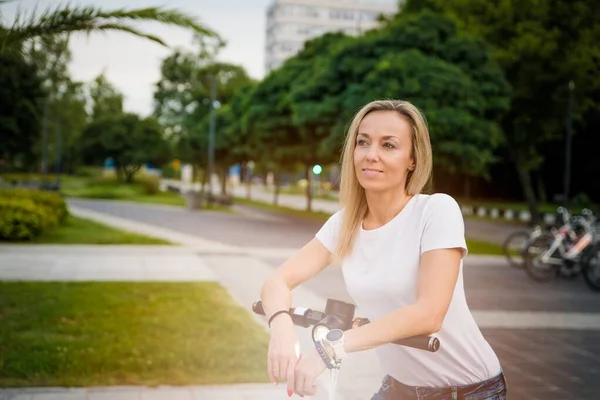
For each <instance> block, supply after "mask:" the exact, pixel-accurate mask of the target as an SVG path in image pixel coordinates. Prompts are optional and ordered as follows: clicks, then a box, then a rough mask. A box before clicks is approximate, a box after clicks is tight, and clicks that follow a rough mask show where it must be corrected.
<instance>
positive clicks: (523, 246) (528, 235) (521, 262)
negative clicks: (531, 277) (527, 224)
mask: <svg viewBox="0 0 600 400" xmlns="http://www.w3.org/2000/svg"><path fill="white" fill-rule="evenodd" d="M543 233H544V230H543V229H542V227H541V226H540V225H536V226H535V227H534V228H533V229H532V230H527V229H522V230H518V231H516V232H513V233H511V234H510V235H508V237H507V238H506V239H505V240H504V242H503V243H502V252H503V253H504V257H505V258H506V261H508V264H509V265H510V266H511V267H515V268H524V267H525V256H524V253H525V251H526V250H527V246H528V244H529V243H530V242H531V241H533V240H534V239H536V238H538V237H540V236H541V235H542V234H543ZM515 253H516V254H515Z"/></svg>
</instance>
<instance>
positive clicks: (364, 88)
mask: <svg viewBox="0 0 600 400" xmlns="http://www.w3.org/2000/svg"><path fill="white" fill-rule="evenodd" d="M508 96H509V86H508V85H507V83H506V81H505V80H504V78H503V76H502V72H501V70H500V69H499V67H498V66H497V65H496V64H495V63H494V62H492V61H491V59H490V52H489V50H488V48H487V46H486V44H485V43H484V42H482V41H481V40H477V39H475V38H473V37H469V36H465V35H460V34H459V32H458V29H457V26H456V24H455V23H454V22H453V21H452V20H451V19H449V18H446V17H443V16H442V15H439V14H435V13H432V12H424V13H419V14H417V15H410V16H407V17H404V18H398V19H395V20H393V21H390V22H389V23H387V24H386V25H384V26H383V27H381V28H380V29H375V30H372V31H370V32H367V33H366V34H365V35H364V36H362V37H357V38H353V39H351V40H346V41H344V42H341V43H340V45H339V46H336V47H333V50H332V52H331V56H330V57H327V58H323V59H322V62H321V63H319V64H318V68H316V69H315V70H313V73H312V74H311V76H310V77H309V78H308V79H306V80H305V81H303V82H302V84H301V85H300V84H299V85H297V87H296V90H294V92H293V104H294V107H295V109H296V110H297V111H296V113H297V114H298V115H302V119H301V120H302V123H303V124H306V125H308V124H312V125H314V126H319V127H320V129H321V130H324V131H329V132H331V134H330V135H329V137H328V138H326V139H325V140H323V141H322V142H321V145H322V146H323V148H322V151H323V152H327V153H329V154H339V150H340V149H341V146H342V143H343V139H344V135H345V131H346V128H347V125H348V123H349V121H350V120H351V118H352V116H353V114H354V113H355V112H356V111H357V110H358V109H359V108H360V107H361V106H363V105H364V104H366V103H368V102H370V101H372V100H375V99H381V98H396V99H405V100H409V101H411V102H413V103H414V104H415V105H416V106H417V107H419V108H420V109H421V110H422V111H423V112H424V113H425V115H426V117H427V119H428V121H429V123H430V127H431V137H432V142H433V146H434V149H435V158H434V163H435V166H436V167H437V168H444V169H445V170H449V171H454V172H462V173H466V174H468V175H476V176H485V175H486V174H487V169H488V167H489V165H490V163H491V162H492V161H493V160H494V158H493V150H494V149H495V148H496V147H497V146H498V144H499V142H500V141H501V139H502V136H501V134H500V129H499V126H498V121H499V120H500V118H501V116H502V115H503V113H505V112H506V111H507V109H508ZM465 155H468V156H466V157H465Z"/></svg>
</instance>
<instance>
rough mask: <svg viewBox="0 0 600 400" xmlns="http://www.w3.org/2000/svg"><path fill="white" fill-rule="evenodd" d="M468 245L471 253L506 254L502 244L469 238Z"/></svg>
mask: <svg viewBox="0 0 600 400" xmlns="http://www.w3.org/2000/svg"><path fill="white" fill-rule="evenodd" d="M467 247H468V249H469V254H487V255H496V256H502V255H504V252H503V251H502V246H500V245H498V244H495V243H489V242H482V241H480V240H474V239H468V238H467ZM515 253H516V251H515Z"/></svg>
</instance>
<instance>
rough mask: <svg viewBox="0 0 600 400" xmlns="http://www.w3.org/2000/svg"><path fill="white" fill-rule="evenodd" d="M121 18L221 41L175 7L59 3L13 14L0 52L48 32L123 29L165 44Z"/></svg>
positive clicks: (90, 31) (53, 33)
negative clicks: (106, 8)
mask: <svg viewBox="0 0 600 400" xmlns="http://www.w3.org/2000/svg"><path fill="white" fill-rule="evenodd" d="M123 21H157V22H160V23H162V24H166V25H174V26H178V27H182V28H186V29H190V30H192V31H193V32H194V33H195V34H196V35H198V36H200V37H205V38H206V37H209V38H214V39H216V40H219V41H221V40H222V39H220V38H219V36H218V35H217V33H216V32H214V31H213V30H211V29H209V28H207V27H206V26H203V25H202V24H200V23H199V22H198V21H197V20H196V19H195V18H192V17H190V16H188V15H185V14H183V13H181V12H179V11H176V10H163V9H161V8H158V7H149V8H144V9H134V10H125V9H118V10H113V11H104V10H102V9H100V8H97V7H93V6H69V5H66V6H65V5H60V6H57V7H56V8H55V9H51V8H47V9H46V10H44V11H43V12H42V13H41V14H40V15H39V16H36V15H35V14H32V15H31V16H30V17H29V18H25V17H23V16H22V15H20V14H19V15H17V18H16V20H15V21H14V24H13V25H12V26H11V28H9V29H7V30H4V32H2V35H0V54H2V53H5V52H8V51H11V50H12V51H14V50H16V49H17V48H18V47H19V46H20V45H22V44H23V43H24V42H25V41H27V40H29V39H32V38H36V37H40V36H49V35H59V34H63V33H69V32H83V33H87V34H90V33H92V32H102V31H123V32H127V33H130V34H133V35H135V36H139V37H141V38H145V39H148V40H151V41H153V42H155V43H158V44H160V45H163V46H166V44H165V42H164V41H163V40H162V39H161V38H159V37H157V36H155V35H152V34H149V33H144V32H142V31H140V30H138V29H136V28H134V27H132V26H129V25H126V24H125V23H123Z"/></svg>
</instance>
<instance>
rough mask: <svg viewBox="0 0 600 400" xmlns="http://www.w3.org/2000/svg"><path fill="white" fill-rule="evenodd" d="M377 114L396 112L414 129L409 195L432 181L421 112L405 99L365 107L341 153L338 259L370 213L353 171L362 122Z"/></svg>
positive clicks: (381, 101)
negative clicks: (340, 207)
mask: <svg viewBox="0 0 600 400" xmlns="http://www.w3.org/2000/svg"><path fill="white" fill-rule="evenodd" d="M374 111H393V112H397V113H398V114H400V115H401V116H402V117H403V118H405V119H406V120H407V122H408V123H410V126H411V127H412V138H411V141H412V157H413V159H414V162H415V167H414V170H412V171H409V173H408V177H407V179H406V186H405V189H406V193H407V194H408V195H415V194H418V193H421V192H422V191H423V189H424V188H425V187H426V185H428V184H429V183H430V179H431V171H432V165H433V160H432V151H431V141H430V139H429V129H428V128H427V122H426V120H425V117H424V116H423V114H422V113H421V112H420V111H419V109H418V108H417V107H415V106H414V105H412V104H411V103H409V102H407V101H402V100H377V101H373V102H371V103H369V104H367V105H365V106H364V107H362V108H361V109H360V110H359V111H358V112H357V113H356V115H355V116H354V119H353V120H352V123H351V124H350V128H349V129H348V133H347V134H346V140H345V142H344V148H343V153H342V160H341V178H340V179H341V181H340V202H341V206H342V209H343V212H342V221H341V226H340V231H339V235H338V240H337V248H336V251H335V254H336V257H337V258H338V259H343V258H345V257H346V256H348V255H349V254H350V253H351V251H352V248H353V245H354V241H355V239H356V235H357V232H358V228H359V226H360V224H361V222H362V220H363V218H364V217H365V215H366V213H367V211H368V206H367V199H366V195H365V190H364V189H363V187H362V186H361V185H360V183H359V182H358V179H357V177H356V171H355V169H354V148H355V146H356V136H357V135H358V128H359V126H360V123H361V122H362V120H363V118H364V117H365V116H366V115H367V114H369V113H371V112H374Z"/></svg>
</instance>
